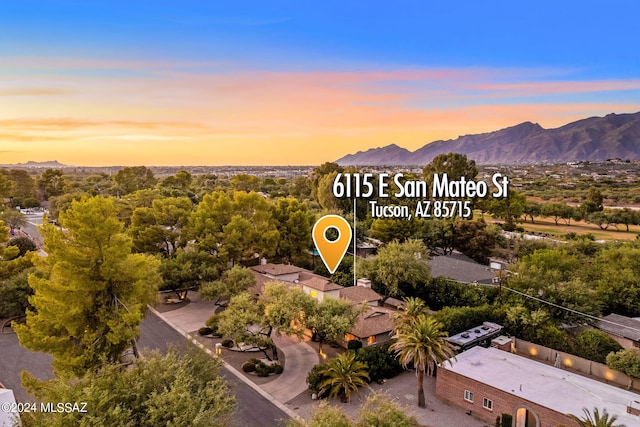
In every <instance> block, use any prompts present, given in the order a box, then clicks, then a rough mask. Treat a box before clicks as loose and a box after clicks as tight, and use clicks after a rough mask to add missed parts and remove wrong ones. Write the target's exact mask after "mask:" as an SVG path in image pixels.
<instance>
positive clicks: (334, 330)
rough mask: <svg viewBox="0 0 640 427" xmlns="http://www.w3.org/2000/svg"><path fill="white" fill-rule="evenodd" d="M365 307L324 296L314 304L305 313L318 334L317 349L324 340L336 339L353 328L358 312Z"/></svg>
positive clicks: (309, 324)
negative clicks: (356, 306) (308, 311)
mask: <svg viewBox="0 0 640 427" xmlns="http://www.w3.org/2000/svg"><path fill="white" fill-rule="evenodd" d="M363 309H366V307H363V306H361V307H360V308H358V309H356V308H354V306H353V305H351V303H349V302H348V301H346V300H343V299H337V298H325V299H324V300H323V301H321V302H319V303H317V304H316V306H315V307H314V309H313V311H312V312H311V313H308V314H307V318H306V322H307V326H308V327H310V328H311V329H312V330H313V331H314V332H315V333H316V334H317V336H318V338H319V340H320V342H319V346H318V347H319V351H322V344H323V343H324V342H325V341H338V340H339V339H341V338H343V337H344V336H345V334H346V333H347V332H349V331H350V330H351V328H353V325H354V323H355V322H356V319H357V317H358V315H359V314H360V313H362V311H363Z"/></svg>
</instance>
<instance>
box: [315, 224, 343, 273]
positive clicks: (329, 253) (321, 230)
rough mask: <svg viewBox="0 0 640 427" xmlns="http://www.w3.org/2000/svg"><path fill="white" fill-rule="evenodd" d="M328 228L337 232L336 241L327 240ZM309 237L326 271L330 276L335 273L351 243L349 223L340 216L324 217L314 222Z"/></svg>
mask: <svg viewBox="0 0 640 427" xmlns="http://www.w3.org/2000/svg"><path fill="white" fill-rule="evenodd" d="M330 228H334V229H336V230H337V231H338V238H337V239H336V240H333V241H332V240H329V239H327V235H326V232H327V230H328V229H330ZM311 235H312V236H313V243H315V245H316V248H318V252H319V253H320V258H322V262H324V265H325V266H326V267H327V270H329V273H331V274H333V273H335V271H336V269H337V268H338V266H339V265H340V263H341V262H342V258H344V254H345V253H347V248H348V247H349V243H351V227H350V226H349V223H348V222H347V220H346V219H344V218H342V217H341V216H338V215H325V216H323V217H322V218H320V219H319V220H318V221H316V223H315V225H314V226H313V231H312V232H311Z"/></svg>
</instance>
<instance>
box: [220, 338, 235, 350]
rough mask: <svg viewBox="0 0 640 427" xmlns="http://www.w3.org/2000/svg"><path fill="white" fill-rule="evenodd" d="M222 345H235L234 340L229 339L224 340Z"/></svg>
mask: <svg viewBox="0 0 640 427" xmlns="http://www.w3.org/2000/svg"><path fill="white" fill-rule="evenodd" d="M222 346H223V347H226V348H231V347H233V340H229V339H225V340H222Z"/></svg>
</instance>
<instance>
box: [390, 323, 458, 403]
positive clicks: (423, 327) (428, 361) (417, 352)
mask: <svg viewBox="0 0 640 427" xmlns="http://www.w3.org/2000/svg"><path fill="white" fill-rule="evenodd" d="M446 336H447V334H446V332H443V331H442V324H441V323H440V322H438V321H437V320H435V318H433V317H430V316H427V315H425V314H419V315H418V317H417V318H416V319H415V321H414V322H412V323H411V324H409V325H405V326H402V324H397V329H396V333H395V335H394V338H395V339H396V342H394V343H393V344H392V345H391V346H390V347H389V351H390V352H393V353H395V354H396V355H397V356H398V360H400V363H401V364H402V366H404V367H405V368H406V367H407V366H408V365H410V364H413V366H414V367H415V369H416V371H417V374H418V406H419V407H421V408H424V407H426V403H425V396H424V386H423V383H424V376H425V374H426V375H431V374H432V373H433V370H434V369H435V367H436V365H440V364H442V363H444V362H446V361H448V360H449V359H450V358H452V357H454V354H455V353H454V350H453V347H452V346H451V344H449V342H448V341H447V340H446V339H445V338H446Z"/></svg>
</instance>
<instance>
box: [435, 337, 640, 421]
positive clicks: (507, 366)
mask: <svg viewBox="0 0 640 427" xmlns="http://www.w3.org/2000/svg"><path fill="white" fill-rule="evenodd" d="M436 396H437V397H439V398H440V399H443V400H445V401H447V402H449V403H451V404H453V405H456V406H459V407H461V408H463V409H465V410H467V411H470V413H471V415H473V416H475V417H477V418H480V419H482V420H484V421H486V422H487V423H491V424H493V423H494V422H495V420H496V418H497V417H499V416H501V415H502V414H509V415H511V416H512V417H513V426H516V427H549V426H576V427H577V426H578V424H577V423H576V422H575V421H574V420H573V419H572V418H571V417H570V416H569V414H573V415H576V416H578V417H582V416H583V414H584V413H583V408H587V410H589V411H592V410H593V409H594V408H598V409H599V410H600V411H602V410H604V409H606V410H607V412H608V413H609V414H610V415H615V416H617V417H618V420H617V423H619V424H624V425H626V426H627V427H631V426H640V395H638V394H635V393H632V392H630V391H627V390H623V389H621V388H617V387H614V386H611V385H608V384H605V383H601V382H598V381H595V380H592V379H590V378H587V377H584V376H581V375H577V374H574V373H571V372H568V371H565V370H563V369H560V368H555V367H553V366H550V365H545V364H542V363H540V362H536V361H534V360H531V359H527V358H525V357H521V356H518V355H515V354H512V353H509V352H506V351H502V350H498V349H495V348H483V347H473V348H472V349H470V350H467V351H465V352H463V353H460V354H458V355H457V356H456V360H455V361H452V365H449V363H446V364H445V365H444V366H443V367H439V368H438V375H437V377H436Z"/></svg>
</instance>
